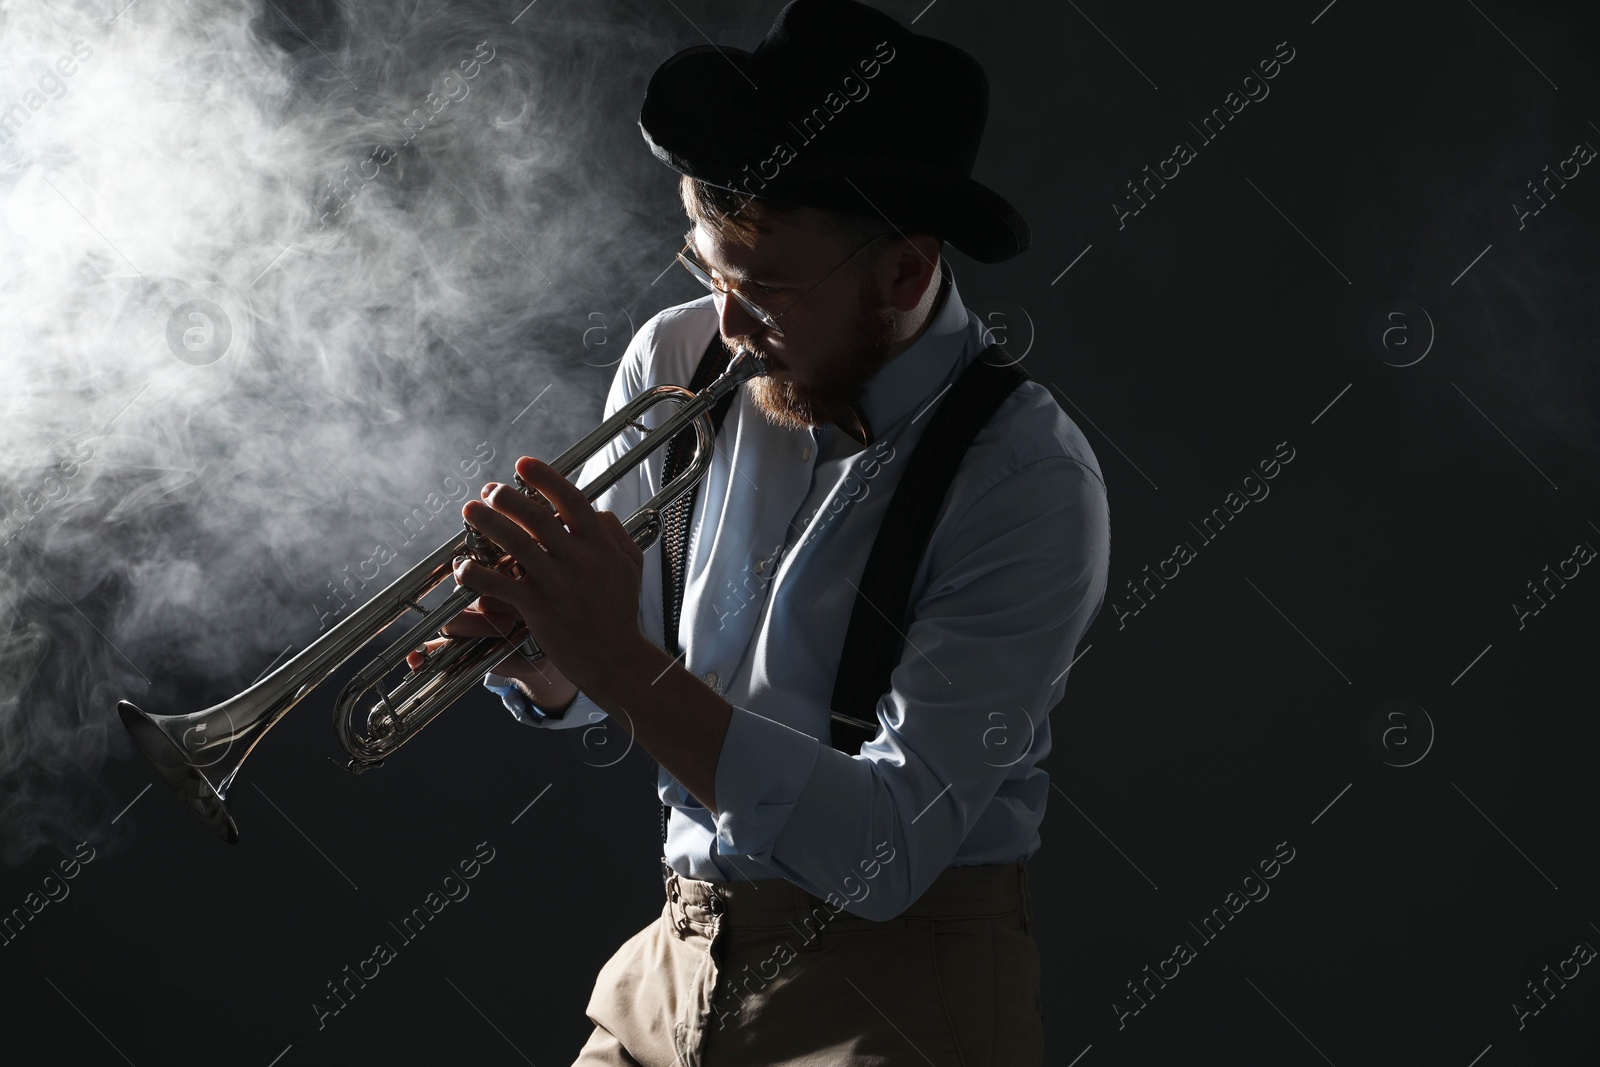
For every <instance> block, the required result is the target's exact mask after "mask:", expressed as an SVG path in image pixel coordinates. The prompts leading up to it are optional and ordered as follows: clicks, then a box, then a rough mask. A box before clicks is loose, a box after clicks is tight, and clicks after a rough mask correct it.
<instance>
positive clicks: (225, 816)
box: [117, 700, 239, 844]
mask: <svg viewBox="0 0 1600 1067" xmlns="http://www.w3.org/2000/svg"><path fill="white" fill-rule="evenodd" d="M117 714H118V715H120V716H121V717H122V725H123V726H124V727H126V728H127V731H128V734H129V736H130V737H132V738H133V743H134V745H135V746H136V747H137V748H138V749H139V751H140V752H141V753H142V754H143V755H144V758H145V759H146V760H148V761H149V763H150V766H151V767H153V768H155V772H156V777H157V778H158V779H159V780H160V781H161V782H162V783H163V784H165V785H166V787H167V788H168V789H170V790H172V792H173V793H175V794H176V795H177V797H178V799H179V800H181V801H183V804H184V806H185V807H186V808H188V809H189V811H190V812H192V813H193V814H194V816H195V818H197V819H199V820H200V821H201V822H202V823H204V824H205V826H206V828H207V829H208V830H210V831H211V832H212V833H213V834H216V835H217V836H218V837H220V838H221V839H222V840H224V841H226V842H228V843H229V844H233V843H234V842H236V841H238V840H239V827H238V825H237V824H236V823H235V822H234V821H233V816H232V815H230V814H229V813H228V805H227V804H225V803H224V802H223V795H222V794H223V790H224V789H226V788H227V785H228V783H229V781H230V780H231V779H232V777H233V775H232V771H233V770H234V769H237V767H238V761H237V760H234V761H232V763H233V767H232V768H230V769H229V770H228V771H226V772H225V773H224V774H223V775H221V776H218V778H217V780H216V781H215V782H213V781H212V780H211V779H210V778H208V777H207V775H206V772H207V771H208V770H209V769H210V768H209V767H207V766H205V765H204V763H203V760H204V757H203V756H200V755H198V754H196V753H194V752H191V751H189V750H187V749H185V747H184V745H183V735H182V734H181V733H180V735H179V736H178V737H177V738H174V737H173V736H172V735H170V734H169V733H168V732H167V730H166V729H165V728H164V725H163V722H162V720H163V719H173V718H186V716H165V715H151V714H150V713H149V712H147V711H145V710H143V709H142V708H140V707H139V706H138V705H136V704H134V703H133V702H131V701H127V700H121V701H118V702H117ZM197 759H198V760H201V761H202V762H198V763H197V762H196V760H197Z"/></svg>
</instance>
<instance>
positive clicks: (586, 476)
mask: <svg viewBox="0 0 1600 1067" xmlns="http://www.w3.org/2000/svg"><path fill="white" fill-rule="evenodd" d="M657 321H658V319H657V318H653V319H651V320H650V321H649V322H647V323H646V324H645V326H644V327H643V328H642V329H640V330H639V332H638V333H636V334H634V337H633V340H632V341H631V342H629V344H628V350H627V352H626V353H625V354H624V355H623V357H622V360H621V362H619V363H618V364H617V372H616V374H614V375H613V376H612V378H611V388H610V391H609V392H608V393H607V394H606V403H605V413H604V414H603V415H602V416H601V421H602V422H603V421H605V420H606V419H609V418H610V417H611V416H613V415H615V414H616V413H617V412H618V411H620V410H621V409H622V408H624V407H626V406H627V404H628V403H629V402H630V401H631V400H632V399H633V398H634V397H635V396H638V395H639V393H640V392H642V391H643V389H644V356H645V354H646V353H647V352H649V350H650V346H651V345H652V344H653V343H654V340H655V326H656V323H657ZM640 436H641V435H640V434H639V433H638V431H636V430H625V431H624V432H623V433H620V434H618V435H617V436H616V437H614V438H612V439H611V441H610V442H608V443H607V444H606V446H605V447H604V448H601V449H600V450H598V451H597V452H595V454H594V455H592V456H590V457H589V458H588V459H587V460H586V461H584V465H583V468H582V469H581V470H580V471H579V472H578V477H577V478H576V479H574V484H575V485H579V486H583V485H587V484H589V483H590V482H591V481H593V480H594V479H595V478H596V477H598V476H599V475H600V474H602V473H603V472H604V471H605V470H606V468H608V467H610V466H611V464H613V463H615V462H616V461H617V460H619V459H621V458H622V456H623V454H624V453H625V452H627V450H628V449H629V448H630V447H632V446H633V445H635V444H637V443H638V441H639V439H640ZM643 486H644V471H643V468H642V466H640V467H636V468H634V469H633V470H632V471H629V472H628V473H626V474H624V475H623V476H622V477H621V478H619V479H617V481H616V482H615V483H613V484H612V485H611V486H610V488H608V489H606V491H605V492H603V493H601V494H600V495H599V496H598V497H596V498H595V499H594V501H593V503H594V509H595V510H596V511H610V512H613V513H615V514H616V515H617V517H618V518H620V519H623V520H626V519H627V518H628V517H629V516H630V515H632V514H633V513H634V512H635V511H637V510H638V509H639V505H640V504H642V503H644V497H643ZM645 590H646V587H645V586H642V585H641V587H640V596H639V600H640V624H641V626H642V625H643V623H644V599H645ZM483 685H484V688H486V689H488V690H489V691H491V692H493V693H495V694H497V695H498V696H499V697H500V702H501V703H503V704H504V705H505V706H506V710H507V711H509V712H511V716H512V718H514V719H516V720H517V721H518V722H520V723H522V724H523V725H525V726H542V727H546V728H548V729H553V730H567V729H572V728H575V727H579V726H592V725H594V724H595V723H597V722H599V721H600V720H602V719H604V718H605V716H606V713H605V711H603V710H602V709H601V707H600V705H598V704H596V703H595V702H594V701H592V700H590V699H589V698H588V697H587V696H586V695H584V694H583V693H582V692H580V693H579V694H578V695H577V697H576V698H575V699H574V700H573V702H572V703H571V704H570V705H569V706H568V707H567V710H566V712H565V713H563V714H561V715H551V714H549V713H548V712H546V711H545V710H544V709H542V708H540V707H539V706H538V705H536V704H534V703H533V701H531V700H529V699H528V698H527V696H526V695H525V694H524V693H523V692H522V690H521V689H519V688H517V686H516V684H515V683H514V682H513V681H512V680H511V679H510V678H507V677H504V676H502V675H498V674H495V673H494V672H493V671H490V672H488V673H487V674H485V675H484V676H483Z"/></svg>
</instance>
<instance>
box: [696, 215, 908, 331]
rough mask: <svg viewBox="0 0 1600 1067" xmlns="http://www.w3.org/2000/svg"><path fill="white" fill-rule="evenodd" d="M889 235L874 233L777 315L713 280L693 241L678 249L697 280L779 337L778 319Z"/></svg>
mask: <svg viewBox="0 0 1600 1067" xmlns="http://www.w3.org/2000/svg"><path fill="white" fill-rule="evenodd" d="M887 236H889V234H888V232H884V233H879V234H874V235H873V236H872V237H871V238H869V239H868V240H867V242H866V244H863V245H862V246H861V247H859V248H857V249H856V250H855V251H854V252H851V253H850V254H849V255H848V256H846V257H845V259H844V261H843V262H841V263H840V264H839V266H837V267H834V268H833V269H832V270H830V271H829V272H828V273H827V274H824V275H823V276H822V278H821V279H820V280H818V281H817V282H815V283H814V284H813V285H811V286H810V287H809V288H808V289H806V291H805V292H803V293H801V294H800V295H799V296H797V297H795V298H794V300H793V301H791V302H790V304H789V306H788V307H786V308H784V309H783V310H782V311H780V312H778V314H776V315H774V314H772V312H770V311H768V310H767V309H766V308H764V307H762V306H761V305H760V304H758V303H756V302H755V301H754V300H751V299H750V298H749V297H748V296H745V295H744V293H742V292H740V291H739V290H738V289H737V288H728V289H724V288H722V286H720V285H718V284H717V283H716V282H715V281H713V280H712V278H711V272H710V271H709V270H707V269H706V267H705V266H704V265H703V264H701V263H700V261H699V260H697V259H695V258H694V256H693V254H692V253H690V252H689V247H690V245H691V244H693V242H692V241H691V242H685V244H684V246H683V247H682V248H680V249H679V250H678V262H679V263H682V264H683V266H684V269H686V270H687V271H688V272H689V273H690V274H692V275H694V279H695V281H697V282H699V283H700V284H701V285H703V286H705V287H706V288H707V289H709V290H711V292H712V293H713V294H716V295H718V296H729V295H731V296H733V298H734V299H736V300H738V301H739V305H740V306H741V307H743V308H744V309H745V310H746V311H748V312H749V313H750V316H751V317H752V318H754V319H756V320H757V321H758V322H760V323H761V324H762V325H763V326H765V327H766V328H767V329H769V330H771V331H772V332H773V333H775V334H777V335H778V336H779V337H782V336H783V327H782V326H779V325H778V319H780V318H782V317H783V316H784V315H787V314H788V313H789V312H790V311H791V310H792V309H793V308H794V306H795V304H798V303H800V301H802V300H804V299H805V298H806V297H807V296H809V295H810V294H811V291H812V290H813V289H815V288H817V286H819V285H821V284H822V283H823V282H825V281H827V280H828V279H829V278H831V277H833V276H834V275H835V274H837V273H838V272H839V270H840V268H842V267H843V266H844V265H845V263H849V262H850V261H851V260H852V259H855V258H856V257H857V256H859V255H860V254H861V253H862V252H865V251H866V250H867V248H868V247H870V246H871V245H872V243H873V242H874V241H876V240H877V239H878V238H880V237H887Z"/></svg>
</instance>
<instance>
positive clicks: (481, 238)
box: [0, 0, 694, 862]
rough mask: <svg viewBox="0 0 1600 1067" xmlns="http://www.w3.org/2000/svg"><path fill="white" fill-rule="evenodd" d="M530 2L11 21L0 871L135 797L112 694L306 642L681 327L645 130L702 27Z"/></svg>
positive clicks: (204, 9) (2, 345) (81, 12)
mask: <svg viewBox="0 0 1600 1067" xmlns="http://www.w3.org/2000/svg"><path fill="white" fill-rule="evenodd" d="M519 7H522V5H521V4H516V3H513V4H509V5H506V6H505V7H504V9H502V8H501V7H499V6H497V7H495V8H494V9H493V10H489V9H487V8H477V7H465V6H461V5H451V6H446V5H444V4H441V3H437V2H431V0H430V2H422V3H416V2H414V3H407V4H401V5H395V6H389V5H381V6H380V5H376V4H373V5H363V6H349V5H346V6H337V7H336V6H334V5H332V4H330V3H316V4H309V3H308V2H307V0H301V3H299V4H291V3H288V2H286V0H262V2H260V3H256V4H243V3H229V2H225V0H212V2H206V0H198V2H162V0H135V2H133V3H131V4H130V3H127V0H109V2H106V3H76V4H72V3H13V4H7V5H6V6H5V7H4V8H3V9H0V546H3V547H0V551H3V557H0V833H3V840H4V855H5V858H6V859H7V860H8V861H10V862H18V861H20V860H21V859H24V858H26V857H27V855H28V854H29V853H31V852H32V851H33V850H34V849H35V848H37V847H39V846H40V845H41V844H44V843H47V842H49V843H54V844H58V845H64V844H65V843H67V842H71V841H75V840H81V839H82V838H83V837H84V835H85V830H86V829H87V828H88V827H91V826H103V825H104V823H105V819H106V817H107V814H108V812H112V811H114V810H115V809H116V807H119V806H121V804H122V803H124V802H125V801H126V799H127V798H126V797H122V796H118V797H111V796H109V795H108V794H107V792H106V790H105V789H104V788H103V787H102V786H100V785H99V784H97V778H98V775H99V772H100V770H101V769H102V767H103V765H104V764H105V761H106V760H107V758H108V757H110V756H113V755H116V756H128V755H130V754H131V752H132V749H131V746H130V745H129V744H128V742H127V739H126V737H125V736H124V734H123V731H122V727H121V725H120V723H119V722H118V720H117V718H116V715H115V711H114V709H115V706H116V702H117V701H118V700H119V699H122V698H127V699H132V700H135V701H136V702H138V703H140V704H141V706H143V707H145V708H147V709H150V710H160V711H192V710H196V709H197V708H199V707H203V706H207V705H209V704H211V703H215V702H216V701H217V700H220V699H224V698H226V697H227V696H231V695H232V694H234V693H236V692H238V691H240V690H242V689H243V688H245V687H246V686H247V685H248V684H249V683H250V682H251V681H252V680H253V679H254V678H255V677H256V676H257V675H258V674H260V673H261V672H262V671H263V670H264V669H265V668H266V667H267V666H268V664H269V663H270V662H271V661H272V660H273V659H274V657H276V656H278V654H279V653H280V652H282V651H283V650H284V649H285V648H286V647H288V646H290V645H295V646H296V647H297V648H298V647H303V646H304V644H305V643H306V642H308V641H309V640H311V639H312V638H314V637H315V636H316V634H317V632H318V630H319V612H321V611H324V610H326V605H327V604H328V603H333V604H335V605H338V604H340V601H337V600H330V590H331V589H332V588H333V586H332V585H330V582H331V581H333V580H335V579H337V578H339V577H340V576H347V575H348V574H349V573H350V571H351V570H352V569H354V568H353V567H352V565H355V564H359V563H361V562H362V561H368V560H371V559H373V558H381V557H375V553H374V547H375V544H386V545H389V546H391V547H393V548H395V549H396V550H398V558H396V559H394V560H393V562H390V563H388V564H387V565H385V566H383V568H382V574H381V576H380V577H379V578H378V579H377V580H376V581H374V582H370V583H368V584H367V585H366V586H365V587H364V588H363V589H361V590H360V599H365V598H366V597H367V596H370V595H371V593H372V592H374V591H376V589H378V588H380V587H381V586H382V585H383V584H387V582H388V581H391V580H393V578H395V577H396V576H397V575H398V574H399V573H401V572H402V571H403V570H404V569H405V568H406V567H408V566H410V565H411V564H412V563H414V562H416V561H417V560H418V559H420V558H421V557H422V555H424V554H425V553H426V552H427V551H429V550H431V549H433V548H435V547H437V546H438V545H439V544H440V543H442V542H443V541H444V540H445V539H446V538H447V537H449V536H451V535H452V533H454V532H456V531H458V530H459V507H460V502H461V500H463V499H465V498H466V496H467V494H468V493H469V492H470V493H471V495H474V496H475V495H476V494H477V491H478V488H479V487H480V486H481V485H482V484H483V482H484V481H486V480H489V479H491V478H495V479H501V480H504V479H507V478H509V477H510V473H511V463H512V461H514V459H515V457H516V455H518V454H522V453H528V454H536V455H542V456H545V457H551V456H553V455H554V454H555V453H556V452H558V451H560V450H562V449H564V448H565V447H566V446H568V445H570V444H571V443H572V442H573V441H574V440H575V439H576V438H577V437H579V436H580V435H581V434H583V433H585V432H587V431H588V430H590V429H592V428H593V427H594V425H595V422H596V418H595V416H596V415H597V413H598V410H599V403H600V398H601V397H602V396H603V391H604V387H605V385H606V383H607V382H608V381H609V378H610V374H611V369H610V367H609V366H608V364H612V363H614V362H615V360H616V359H617V358H618V357H620V355H621V352H622V348H623V347H624V345H625V344H626V340H627V334H628V330H629V326H628V323H627V321H626V319H627V317H628V316H629V315H630V314H631V316H632V319H633V321H635V322H637V321H641V316H640V313H639V309H640V308H644V309H645V310H644V312H643V314H644V316H646V317H647V316H648V314H649V311H650V310H653V308H655V307H660V306H663V305H664V304H665V303H667V302H670V301H668V300H666V299H664V297H666V296H667V293H666V292H664V290H668V283H663V284H662V285H660V286H657V287H656V288H654V289H650V288H649V284H650V280H651V279H652V278H654V277H656V275H657V274H658V273H659V271H660V270H661V268H662V267H663V266H664V265H665V264H667V263H670V262H671V255H672V251H673V250H674V249H675V247H676V244H675V243H674V242H673V240H672V236H671V235H672V233H673V232H675V230H677V229H680V228H681V226H682V219H681V217H678V218H676V219H674V218H673V217H672V214H671V211H672V208H673V205H674V200H673V196H672V190H673V188H674V186H673V182H672V181H671V175H670V173H669V172H667V171H666V170H665V169H664V168H662V167H661V166H660V164H659V163H657V162H656V161H655V160H654V159H652V158H651V157H650V155H649V153H648V151H647V150H646V148H645V146H644V144H643V142H642V140H641V138H640V137H639V134H638V130H637V127H636V126H635V124H634V120H635V118H636V116H637V113H638V101H639V99H640V98H641V97H642V94H643V86H644V83H645V80H646V79H647V78H648V76H649V74H650V71H651V69H653V66H654V61H651V60H649V59H648V58H644V59H641V57H648V56H650V55H651V54H652V52H653V51H654V50H657V49H661V48H662V45H661V44H660V43H658V42H659V41H660V39H661V38H663V37H667V36H669V35H680V36H681V35H685V34H687V33H689V32H690V31H691V29H692V27H690V26H689V25H688V24H686V23H684V24H681V25H678V24H669V21H668V16H670V17H671V18H672V19H677V16H675V15H673V14H672V12H671V11H670V10H667V11H666V12H665V14H652V15H642V14H640V13H639V12H629V13H628V18H627V19H622V18H620V17H619V14H618V10H616V8H617V7H618V5H607V4H603V3H584V4H555V3H550V2H548V0H547V2H545V3H539V4H537V5H530V6H529V7H527V8H524V9H523V10H522V11H521V12H520V14H519V12H518V10H517V9H518V8H519ZM513 19H515V20H516V22H515V24H513V21H512V20H513ZM648 19H659V20H660V21H661V25H659V26H652V25H650V24H649V23H648V21H647V20H648ZM678 21H679V22H681V20H678ZM685 43H687V41H685ZM647 45H648V47H647ZM662 54H663V55H664V54H665V53H664V52H663V53H662ZM677 281H678V280H677V279H673V282H674V283H676V282H677ZM691 284H692V283H691ZM671 291H672V292H675V293H681V294H683V295H680V296H678V297H677V299H685V298H687V297H688V296H690V295H694V294H693V293H692V292H688V291H687V290H683V289H673V290H671ZM646 294H648V295H650V296H653V297H654V300H652V301H650V303H649V304H648V305H646V303H645V300H644V298H645V296H646ZM630 301H637V303H636V304H630ZM597 322H603V323H605V324H607V326H608V327H609V331H610V334H611V336H610V337H596V336H595V335H594V328H595V327H596V324H597ZM605 341H609V344H608V345H606V346H605V347H603V348H602V347H599V346H598V345H597V344H596V342H605ZM547 386H548V387H549V388H548V390H547V391H546V387H547ZM536 396H538V397H540V400H539V402H538V403H537V404H536V405H534V406H533V407H532V408H531V409H528V413H527V414H519V413H520V412H523V411H524V409H526V408H527V405H528V404H529V403H530V401H533V400H534V398H535V397H536ZM513 418H515V419H516V420H517V421H516V422H515V424H514V425H513V424H512V420H513ZM482 442H490V445H489V447H490V448H492V449H494V459H493V461H492V462H489V463H487V464H479V463H476V462H473V461H472V458H473V457H474V456H475V455H481V454H482V453H481V451H480V448H479V446H480V444H481V443H482ZM479 467H481V468H482V469H481V470H479V469H478V468H479ZM469 472H475V473H476V474H477V476H476V477H472V476H471V474H469ZM441 488H442V489H443V492H441V491H440V490H441ZM441 504H443V505H447V506H443V507H442V510H441V508H440V505H441ZM424 505H426V506H425V507H424ZM435 512H438V514H437V517H433V516H434V513H435ZM407 516H412V517H416V521H415V522H414V523H413V526H412V527H406V526H405V525H404V520H405V518H406V517H407ZM430 517H433V521H432V522H431V524H429V525H426V526H425V527H424V528H422V529H421V531H420V533H419V532H417V531H416V529H415V527H416V526H417V525H421V522H422V520H423V519H427V518H430ZM402 535H405V536H409V537H410V540H409V541H408V542H405V543H404V544H403V545H402ZM371 566H372V565H371V564H368V565H367V573H368V574H370V573H371ZM347 588H348V587H347ZM319 605H321V607H319ZM320 628H321V629H325V626H323V627H320ZM202 687H203V688H202ZM202 699H203V700H204V703H199V702H197V701H198V700H202Z"/></svg>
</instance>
